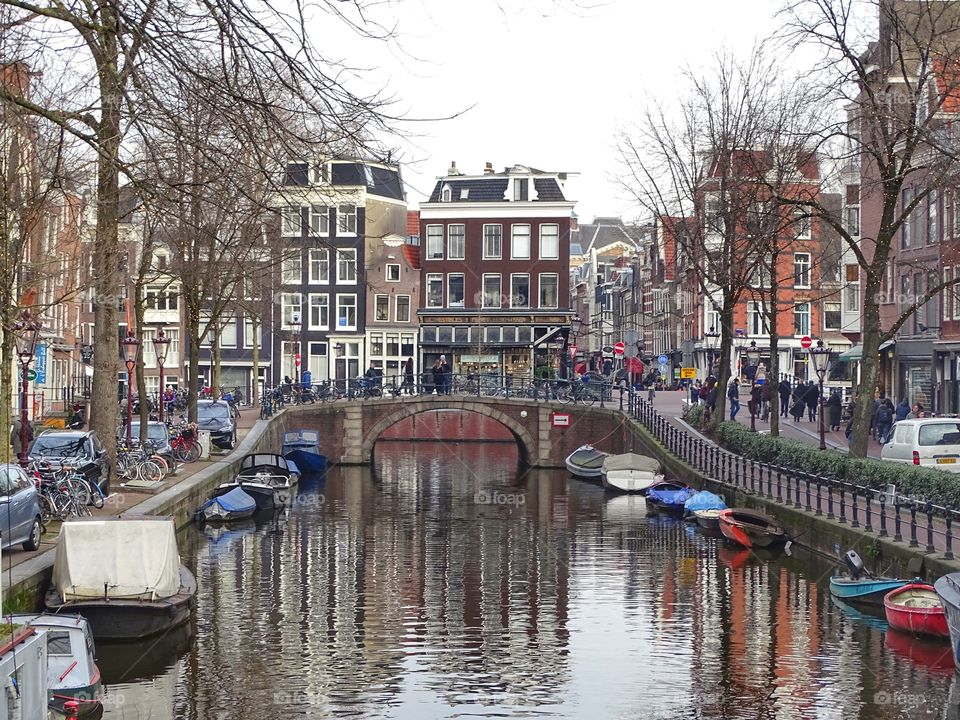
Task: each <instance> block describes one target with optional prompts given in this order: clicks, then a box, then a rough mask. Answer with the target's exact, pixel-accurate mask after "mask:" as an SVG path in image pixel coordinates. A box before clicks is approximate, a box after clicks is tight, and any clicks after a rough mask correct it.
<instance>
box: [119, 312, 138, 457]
mask: <svg viewBox="0 0 960 720" xmlns="http://www.w3.org/2000/svg"><path fill="white" fill-rule="evenodd" d="M121 344H122V345H123V354H124V363H125V364H126V366H127V447H130V446H131V445H132V444H133V429H132V427H131V422H132V421H133V368H135V367H136V365H137V351H138V350H139V349H140V338H138V337H137V336H136V335H134V334H133V330H131V329H128V330H127V336H126V337H125V338H124V339H123V340H122V341H121Z"/></svg>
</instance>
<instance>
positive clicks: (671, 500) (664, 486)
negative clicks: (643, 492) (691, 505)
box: [647, 480, 697, 514]
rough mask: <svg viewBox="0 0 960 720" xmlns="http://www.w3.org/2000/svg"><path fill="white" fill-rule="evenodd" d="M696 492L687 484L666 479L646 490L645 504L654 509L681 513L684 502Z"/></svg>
mask: <svg viewBox="0 0 960 720" xmlns="http://www.w3.org/2000/svg"><path fill="white" fill-rule="evenodd" d="M696 492H697V491H696V490H694V489H693V488H692V487H690V486H689V485H685V484H683V483H681V482H673V481H669V480H666V481H663V482H659V483H657V484H656V485H654V486H653V487H651V488H650V489H649V490H647V504H648V505H649V506H650V507H651V508H653V509H654V510H659V511H661V512H671V513H677V514H681V513H683V506H684V504H685V503H686V502H687V500H689V499H690V498H691V497H693V496H694V495H695V494H696Z"/></svg>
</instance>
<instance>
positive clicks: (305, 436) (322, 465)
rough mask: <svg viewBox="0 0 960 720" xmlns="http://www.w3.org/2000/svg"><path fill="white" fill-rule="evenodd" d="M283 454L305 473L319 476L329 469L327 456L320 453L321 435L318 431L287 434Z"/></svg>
mask: <svg viewBox="0 0 960 720" xmlns="http://www.w3.org/2000/svg"><path fill="white" fill-rule="evenodd" d="M281 452H282V453H283V456H284V457H285V458H287V460H293V462H295V463H296V464H297V467H298V468H300V469H301V470H303V472H305V473H310V474H316V475H319V474H320V473H322V472H323V471H324V470H326V469H327V456H326V455H324V454H323V453H321V452H320V433H318V432H317V431H316V430H291V431H289V432H285V433H284V434H283V447H282V449H281Z"/></svg>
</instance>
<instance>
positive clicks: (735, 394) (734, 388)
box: [727, 380, 740, 420]
mask: <svg viewBox="0 0 960 720" xmlns="http://www.w3.org/2000/svg"><path fill="white" fill-rule="evenodd" d="M727 398H728V399H729V400H730V419H731V420H736V419H737V413H738V412H740V386H739V385H738V384H737V381H736V380H731V381H730V387H729V388H727Z"/></svg>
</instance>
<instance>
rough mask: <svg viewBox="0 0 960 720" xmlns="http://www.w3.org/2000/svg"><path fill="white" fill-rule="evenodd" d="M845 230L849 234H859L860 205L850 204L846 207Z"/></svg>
mask: <svg viewBox="0 0 960 720" xmlns="http://www.w3.org/2000/svg"><path fill="white" fill-rule="evenodd" d="M847 232H848V233H850V234H851V235H859V234H860V206H859V205H850V206H849V207H848V208H847Z"/></svg>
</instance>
